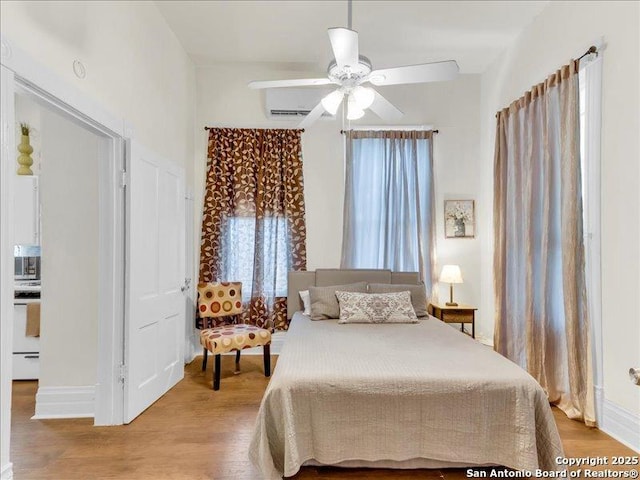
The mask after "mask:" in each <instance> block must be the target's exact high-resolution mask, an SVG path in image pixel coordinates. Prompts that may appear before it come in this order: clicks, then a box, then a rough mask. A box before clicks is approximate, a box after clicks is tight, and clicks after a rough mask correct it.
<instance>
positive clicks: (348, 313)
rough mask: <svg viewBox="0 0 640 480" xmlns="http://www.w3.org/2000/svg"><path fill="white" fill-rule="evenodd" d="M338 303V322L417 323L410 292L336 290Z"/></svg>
mask: <svg viewBox="0 0 640 480" xmlns="http://www.w3.org/2000/svg"><path fill="white" fill-rule="evenodd" d="M336 297H338V302H339V303H340V320H338V323H418V317H417V316H416V312H415V311H414V309H413V305H411V293H410V292H408V291H405V292H395V293H352V292H336Z"/></svg>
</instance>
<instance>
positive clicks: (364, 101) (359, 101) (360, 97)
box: [353, 85, 375, 110]
mask: <svg viewBox="0 0 640 480" xmlns="http://www.w3.org/2000/svg"><path fill="white" fill-rule="evenodd" d="M374 99H375V92H374V91H373V89H371V88H369V87H363V86H360V85H358V86H357V87H356V88H354V89H353V100H354V101H355V104H356V105H357V106H358V108H360V110H365V109H367V108H369V107H370V106H371V104H372V103H373V100H374Z"/></svg>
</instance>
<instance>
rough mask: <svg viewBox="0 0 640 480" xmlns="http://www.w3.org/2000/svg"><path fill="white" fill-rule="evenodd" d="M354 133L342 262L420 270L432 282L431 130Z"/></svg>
mask: <svg viewBox="0 0 640 480" xmlns="http://www.w3.org/2000/svg"><path fill="white" fill-rule="evenodd" d="M349 134H350V135H349V136H348V137H347V141H348V145H347V151H348V155H347V178H346V196H345V218H344V232H343V235H344V236H343V245H342V267H343V268H384V269H390V270H393V271H417V272H421V273H422V275H423V278H424V279H425V281H426V282H427V283H430V280H431V278H432V267H431V258H432V254H431V252H432V249H433V248H434V246H435V241H434V239H433V233H434V227H433V224H434V221H433V167H432V153H431V132H425V131H419V132H415V131H413V132H412V131H385V132H365V131H360V132H358V131H354V132H349ZM430 286H431V285H428V287H430Z"/></svg>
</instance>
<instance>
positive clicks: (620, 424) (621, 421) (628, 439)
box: [600, 398, 640, 453]
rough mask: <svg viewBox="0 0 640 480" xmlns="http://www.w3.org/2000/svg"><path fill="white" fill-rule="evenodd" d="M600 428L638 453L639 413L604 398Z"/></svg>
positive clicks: (639, 449)
mask: <svg viewBox="0 0 640 480" xmlns="http://www.w3.org/2000/svg"><path fill="white" fill-rule="evenodd" d="M602 407H603V408H602V424H601V425H600V430H602V431H603V432H605V433H606V434H608V435H611V436H612V437H613V438H615V439H616V440H618V441H619V442H620V443H624V444H625V445H626V446H627V447H629V448H631V449H632V450H635V451H636V452H639V453H640V415H637V414H634V413H632V412H630V411H629V410H627V409H625V408H622V407H621V406H619V405H616V404H615V403H613V402H611V401H610V400H607V399H606V398H605V399H604V402H603V403H602Z"/></svg>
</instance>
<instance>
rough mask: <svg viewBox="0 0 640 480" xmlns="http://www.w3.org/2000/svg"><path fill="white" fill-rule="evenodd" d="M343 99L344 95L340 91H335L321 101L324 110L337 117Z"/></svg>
mask: <svg viewBox="0 0 640 480" xmlns="http://www.w3.org/2000/svg"><path fill="white" fill-rule="evenodd" d="M342 97H344V93H342V92H341V91H340V90H334V91H333V92H331V93H330V94H329V95H327V96H325V97H324V98H323V99H322V100H321V101H320V102H321V103H322V108H324V109H325V110H326V111H327V112H328V113H330V114H331V115H335V114H336V112H337V111H338V107H339V106H340V104H341V103H342Z"/></svg>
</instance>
